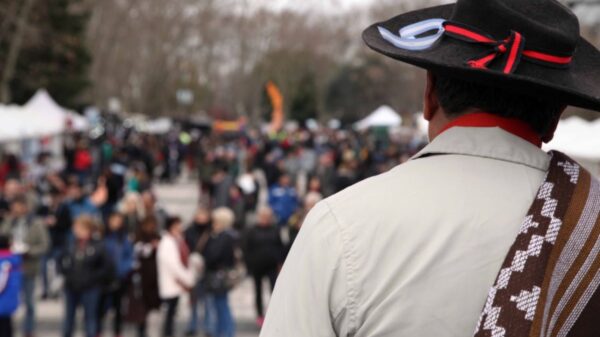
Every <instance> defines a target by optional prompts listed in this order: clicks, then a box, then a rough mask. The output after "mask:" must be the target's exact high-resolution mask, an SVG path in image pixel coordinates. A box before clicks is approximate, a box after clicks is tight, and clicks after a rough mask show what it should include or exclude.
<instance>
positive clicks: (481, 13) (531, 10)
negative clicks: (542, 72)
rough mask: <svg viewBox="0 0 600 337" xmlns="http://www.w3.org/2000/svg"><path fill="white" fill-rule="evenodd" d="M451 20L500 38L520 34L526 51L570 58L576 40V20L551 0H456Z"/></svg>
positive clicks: (577, 38) (559, 4) (577, 31)
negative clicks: (528, 49) (531, 50)
mask: <svg viewBox="0 0 600 337" xmlns="http://www.w3.org/2000/svg"><path fill="white" fill-rule="evenodd" d="M451 20H452V21H455V22H459V23H463V24H467V25H470V26H473V27H476V28H478V29H480V30H482V31H485V32H487V33H488V34H490V35H492V36H493V37H494V38H497V39H503V38H506V37H507V36H509V35H510V33H511V31H517V32H519V33H521V34H522V35H523V36H524V37H525V39H526V41H527V48H530V49H535V50H538V51H544V52H553V53H555V54H559V55H572V54H573V52H574V50H575V48H576V46H577V43H578V41H579V20H578V19H577V17H576V16H575V15H574V14H573V12H571V10H569V8H567V7H566V6H564V5H562V4H561V3H559V2H557V1H555V0H458V2H457V3H456V7H455V10H454V13H453V15H452V19H451Z"/></svg>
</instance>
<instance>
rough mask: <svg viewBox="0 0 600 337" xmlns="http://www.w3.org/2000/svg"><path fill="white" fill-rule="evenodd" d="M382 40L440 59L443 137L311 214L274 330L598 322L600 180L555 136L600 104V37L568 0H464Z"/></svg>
mask: <svg viewBox="0 0 600 337" xmlns="http://www.w3.org/2000/svg"><path fill="white" fill-rule="evenodd" d="M363 37H364V39H365V41H366V43H367V44H368V45H369V46H370V47H371V48H372V49H374V50H376V51H378V52H380V53H382V54H384V55H387V56H389V57H392V58H395V59H398V60H400V61H403V62H407V63H410V64H413V65H416V66H419V67H422V68H425V69H427V70H428V75H427V88H426V92H425V97H424V116H425V118H426V119H427V120H428V121H429V122H430V123H429V136H430V139H431V144H430V145H429V146H427V147H426V148H425V149H424V150H423V151H421V152H420V153H419V154H417V155H416V156H415V157H414V158H413V159H412V160H410V161H409V162H408V163H406V164H403V165H401V166H399V167H397V168H395V169H393V170H391V171H390V172H388V173H385V174H383V175H380V176H377V177H375V178H372V179H369V180H367V181H364V182H362V183H359V184H357V185H354V186H353V187H350V188H348V189H346V190H345V191H343V192H341V193H339V194H337V195H335V196H333V197H331V198H329V199H327V200H325V201H323V202H321V203H320V204H318V205H317V206H316V207H315V208H314V209H313V211H312V212H311V213H310V214H309V216H308V217H307V219H306V221H305V224H304V225H303V228H302V231H301V232H300V234H299V236H298V238H297V240H296V243H295V245H294V247H293V248H292V251H291V252H290V255H289V257H288V260H287V261H286V264H285V266H284V267H283V270H282V272H281V275H280V277H279V279H278V283H277V286H276V289H275V292H274V295H273V298H272V301H271V305H270V307H269V310H268V313H267V318H266V322H265V326H264V328H263V331H262V334H261V336H262V337H279V336H286V337H292V336H299V337H300V336H320V337H329V336H354V337H367V336H378V337H392V336H394V337H397V336H410V337H438V336H457V337H458V336H460V337H467V336H473V335H475V336H481V337H483V336H494V337H526V336H568V337H574V336H582V337H583V336H592V335H596V334H597V333H598V331H600V324H598V323H596V322H597V319H595V318H594V317H595V315H597V312H598V311H599V310H600V291H598V285H600V240H598V238H599V236H600V221H599V220H598V214H599V212H600V184H599V183H598V182H597V181H596V180H595V179H594V178H592V177H591V175H590V174H589V173H588V172H586V171H585V170H584V169H583V168H581V166H580V165H579V164H577V163H576V162H574V161H573V160H571V159H570V158H568V157H567V156H565V155H563V154H561V153H558V152H551V153H546V152H544V151H542V150H541V146H542V143H544V142H549V141H550V140H551V139H552V137H553V134H554V131H555V130H556V126H557V124H558V121H559V119H560V116H561V114H562V112H563V111H564V109H565V107H566V106H567V105H573V106H579V107H583V108H589V109H593V110H600V52H598V50H597V49H596V48H594V47H593V46H592V45H591V44H590V43H588V42H587V41H585V40H584V39H583V38H581V37H580V35H579V23H578V20H577V18H576V17H575V16H574V15H573V13H571V12H570V10H569V9H568V8H566V7H564V6H563V5H561V4H560V3H558V2H557V1H552V0H485V1H482V0H458V2H457V3H456V4H451V5H444V6H438V7H433V8H427V9H423V10H419V11H416V12H411V13H407V14H403V15H400V16H397V17H395V18H393V19H391V20H389V21H387V22H383V23H378V24H375V25H373V26H371V27H370V28H368V29H367V30H366V31H365V33H364V36H363Z"/></svg>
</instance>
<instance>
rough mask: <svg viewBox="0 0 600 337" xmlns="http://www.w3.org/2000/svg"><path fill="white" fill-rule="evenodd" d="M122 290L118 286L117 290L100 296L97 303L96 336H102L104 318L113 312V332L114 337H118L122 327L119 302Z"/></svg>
mask: <svg viewBox="0 0 600 337" xmlns="http://www.w3.org/2000/svg"><path fill="white" fill-rule="evenodd" d="M123 293H124V289H123V287H122V286H119V288H118V289H116V290H114V291H111V292H107V293H103V294H101V296H100V301H99V303H98V326H97V327H98V331H97V335H101V334H102V330H103V323H104V317H105V316H106V314H107V313H108V312H109V311H111V310H112V311H114V317H113V332H114V335H115V336H119V335H120V334H121V331H122V326H123V315H122V313H121V308H122V305H121V300H122V298H123Z"/></svg>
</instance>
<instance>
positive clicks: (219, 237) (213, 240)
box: [202, 232, 235, 272]
mask: <svg viewBox="0 0 600 337" xmlns="http://www.w3.org/2000/svg"><path fill="white" fill-rule="evenodd" d="M202 255H203V256H204V263H205V265H206V271H207V272H214V271H219V270H224V269H228V268H232V267H234V266H235V238H234V236H233V235H232V234H231V233H230V232H221V233H219V234H214V235H212V236H211V237H210V238H209V239H208V241H207V243H206V246H205V247H204V250H203V251H202Z"/></svg>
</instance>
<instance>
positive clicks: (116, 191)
mask: <svg viewBox="0 0 600 337" xmlns="http://www.w3.org/2000/svg"><path fill="white" fill-rule="evenodd" d="M126 170H127V168H126V167H125V165H124V164H122V163H121V162H119V161H118V160H114V161H112V162H111V163H110V165H109V166H108V167H106V168H105V169H104V172H103V173H102V176H103V178H104V180H105V181H106V190H107V196H106V202H105V203H104V205H102V219H103V220H104V221H105V222H106V221H107V220H108V216H109V215H110V214H111V213H112V212H113V211H114V210H115V208H116V207H117V204H118V203H119V201H120V200H121V198H122V197H123V193H124V191H123V190H124V185H125V178H124V175H125V171H126Z"/></svg>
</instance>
